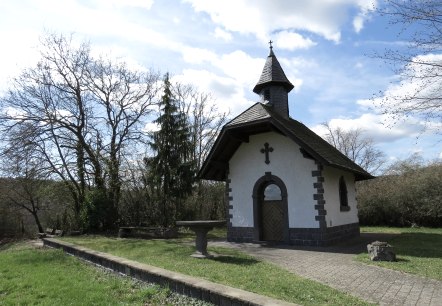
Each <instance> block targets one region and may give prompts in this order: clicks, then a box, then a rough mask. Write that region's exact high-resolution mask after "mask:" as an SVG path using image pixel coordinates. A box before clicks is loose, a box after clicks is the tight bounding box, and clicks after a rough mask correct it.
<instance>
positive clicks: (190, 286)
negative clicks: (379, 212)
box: [42, 238, 296, 306]
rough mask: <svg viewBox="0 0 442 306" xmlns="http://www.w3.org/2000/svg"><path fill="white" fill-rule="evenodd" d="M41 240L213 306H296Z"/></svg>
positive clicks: (113, 257) (64, 243)
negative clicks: (213, 305)
mask: <svg viewBox="0 0 442 306" xmlns="http://www.w3.org/2000/svg"><path fill="white" fill-rule="evenodd" d="M42 240H43V243H44V245H45V246H49V247H52V248H57V249H62V250H63V251H64V252H66V253H68V254H71V255H74V256H76V257H79V258H82V259H84V260H86V261H89V262H92V263H94V264H97V265H100V266H103V267H106V268H109V269H111V270H113V271H115V272H119V273H121V274H125V275H128V276H131V277H133V278H136V279H139V280H141V281H146V282H151V283H157V284H159V285H161V286H166V287H169V288H170V290H172V291H174V292H177V293H179V294H183V295H187V296H190V297H193V298H197V299H200V300H203V301H206V302H210V303H213V304H215V305H225V306H234V305H235V306H236V305H238V306H242V305H276V306H277V305H287V306H288V305H296V304H292V303H288V302H284V301H280V300H276V299H272V298H269V297H266V296H263V295H259V294H256V293H251V292H247V291H244V290H241V289H237V288H233V287H229V286H225V285H221V284H217V283H212V282H209V281H206V280H203V279H199V278H196V277H192V276H187V275H184V274H180V273H177V272H172V271H168V270H165V269H161V268H157V267H153V266H149V265H146V264H142V263H139V262H136V261H132V260H129V259H125V258H121V257H118V256H114V255H110V254H106V253H102V252H98V251H94V250H90V249H88V248H84V247H81V246H77V245H74V244H71V243H68V242H64V241H60V240H57V239H48V238H43V239H42ZM203 260H204V259H203Z"/></svg>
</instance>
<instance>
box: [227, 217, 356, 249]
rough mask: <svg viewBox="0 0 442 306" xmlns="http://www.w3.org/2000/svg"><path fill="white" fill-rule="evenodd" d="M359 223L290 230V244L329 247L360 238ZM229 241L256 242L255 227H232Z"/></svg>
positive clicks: (228, 232)
mask: <svg viewBox="0 0 442 306" xmlns="http://www.w3.org/2000/svg"><path fill="white" fill-rule="evenodd" d="M359 235H360V232H359V223H352V224H345V225H340V226H333V227H326V228H289V243H290V244H291V245H304V246H329V245H333V244H336V243H339V242H342V241H345V240H347V239H351V238H355V237H359ZM227 240H228V241H231V242H256V241H255V239H254V228H253V227H230V228H228V230H227Z"/></svg>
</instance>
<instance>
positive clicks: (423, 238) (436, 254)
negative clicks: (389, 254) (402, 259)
mask: <svg viewBox="0 0 442 306" xmlns="http://www.w3.org/2000/svg"><path fill="white" fill-rule="evenodd" d="M391 245H392V246H393V247H394V248H395V251H396V254H398V255H403V256H413V257H423V258H442V235H441V234H433V233H403V234H401V235H400V236H398V237H395V238H394V239H393V240H392V241H391Z"/></svg>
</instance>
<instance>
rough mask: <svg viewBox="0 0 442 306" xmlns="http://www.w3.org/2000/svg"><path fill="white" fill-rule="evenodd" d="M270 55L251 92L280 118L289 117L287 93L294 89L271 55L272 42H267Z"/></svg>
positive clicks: (274, 57)
mask: <svg viewBox="0 0 442 306" xmlns="http://www.w3.org/2000/svg"><path fill="white" fill-rule="evenodd" d="M269 44H270V53H269V56H267V60H266V63H265V65H264V68H263V69H262V73H261V77H260V78H259V81H258V83H257V84H256V85H255V87H254V88H253V92H254V93H256V94H258V95H259V96H260V97H261V102H262V103H265V104H267V105H269V106H271V107H272V108H273V110H274V111H275V112H276V113H278V114H280V115H281V116H283V117H285V118H288V117H289V105H288V93H289V92H290V91H291V90H292V89H293V88H294V87H295V86H293V84H292V83H290V81H289V80H288V79H287V77H286V76H285V73H284V70H282V67H281V65H280V64H279V62H278V59H277V58H276V56H275V54H274V53H273V46H272V41H269Z"/></svg>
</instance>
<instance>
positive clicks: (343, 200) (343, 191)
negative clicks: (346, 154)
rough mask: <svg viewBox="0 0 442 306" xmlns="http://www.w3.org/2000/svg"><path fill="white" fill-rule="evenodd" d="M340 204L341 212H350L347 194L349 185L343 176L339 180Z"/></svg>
mask: <svg viewBox="0 0 442 306" xmlns="http://www.w3.org/2000/svg"><path fill="white" fill-rule="evenodd" d="M339 202H340V206H341V211H349V210H350V207H349V206H348V193H347V184H346V183H345V179H344V177H343V176H341V178H340V179H339Z"/></svg>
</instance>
